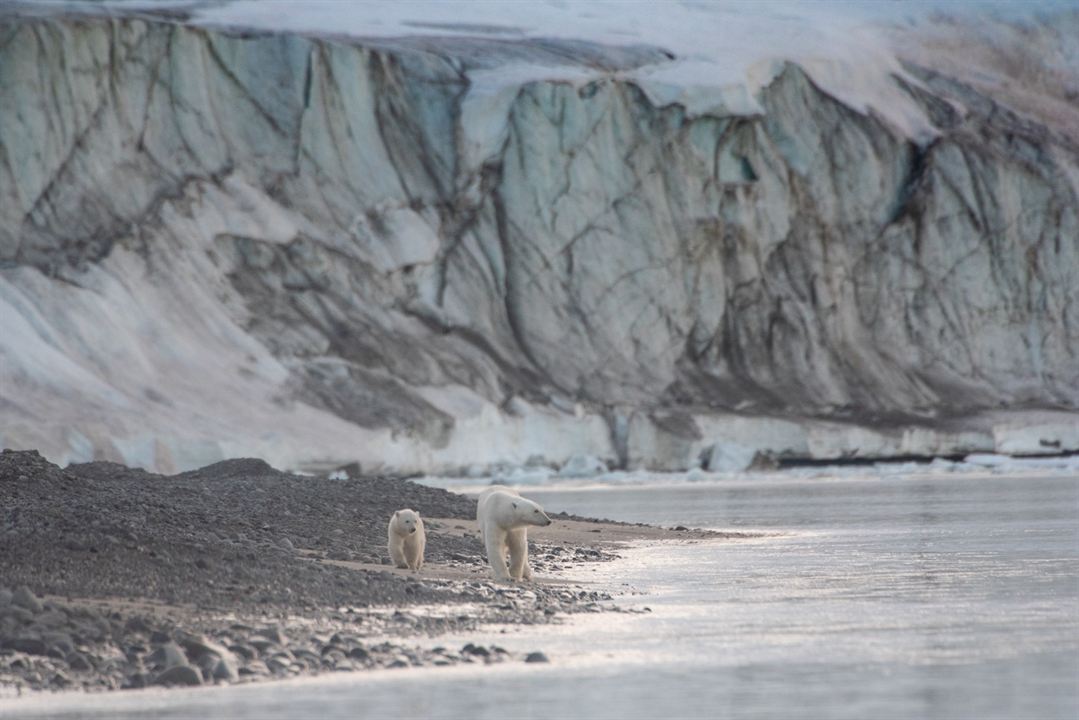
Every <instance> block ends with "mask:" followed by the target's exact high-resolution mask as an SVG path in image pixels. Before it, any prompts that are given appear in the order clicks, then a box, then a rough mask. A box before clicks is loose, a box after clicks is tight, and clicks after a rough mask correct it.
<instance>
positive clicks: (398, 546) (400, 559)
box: [390, 537, 408, 568]
mask: <svg viewBox="0 0 1079 720" xmlns="http://www.w3.org/2000/svg"><path fill="white" fill-rule="evenodd" d="M390 562H392V563H393V565H394V567H397V568H407V567H408V560H407V559H406V558H405V541H404V540H402V539H401V538H399V537H393V538H390Z"/></svg>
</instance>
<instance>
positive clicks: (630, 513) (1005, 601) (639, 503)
mask: <svg viewBox="0 0 1079 720" xmlns="http://www.w3.org/2000/svg"><path fill="white" fill-rule="evenodd" d="M526 494H527V495H529V496H531V497H534V498H535V499H537V500H538V501H540V502H541V503H543V504H544V505H545V507H547V508H548V509H551V510H561V509H565V510H569V511H571V512H576V513H580V514H584V515H593V516H600V517H609V518H612V519H620V520H628V521H635V522H636V521H640V522H653V523H660V524H667V525H676V524H683V525H689V526H699V527H715V528H727V529H756V530H766V531H769V532H774V533H779V535H778V536H774V537H767V538H761V539H753V540H739V541H728V542H722V543H715V544H713V543H700V544H692V545H669V544H663V545H658V546H649V547H640V548H635V549H633V550H631V551H629V552H627V553H626V554H625V555H626V557H625V559H624V560H622V561H619V562H616V563H610V564H604V565H603V566H602V567H599V568H585V569H580V570H578V571H576V572H577V573H578V575H577V576H576V577H577V579H579V580H582V581H584V582H591V583H597V584H599V585H609V586H615V587H619V588H622V589H623V590H624V591H625V592H626V593H627V594H626V596H625V597H623V598H622V600H621V603H622V604H623V605H625V606H630V607H635V608H643V607H644V606H647V607H649V608H651V612H650V613H640V614H621V613H619V614H615V613H603V614H598V615H588V616H584V617H579V618H576V619H574V620H572V621H571V622H569V623H566V624H564V625H561V626H557V627H542V628H526V629H522V630H511V631H510V632H508V633H507V634H492V635H490V636H487V637H482V636H480V637H478V636H477V635H475V634H470V635H468V636H467V637H465V636H462V637H461V638H451V639H450V640H449V641H447V639H446V638H441V639H438V640H436V641H435V642H438V643H441V644H452V643H453V642H456V641H457V640H460V642H461V644H463V643H464V642H466V641H472V640H477V639H478V640H482V641H484V642H497V643H498V644H500V645H503V646H504V647H507V648H509V649H511V650H519V651H527V650H531V649H537V648H542V649H544V650H545V651H547V652H548V654H549V655H550V656H551V659H552V663H551V664H550V665H546V666H534V665H528V666H526V665H524V664H519V663H515V664H513V665H506V666H492V667H489V668H474V667H466V668H452V669H445V670H442V669H435V670H422V671H404V672H401V671H384V672H378V673H369V674H367V675H360V676H352V675H349V676H336V677H333V678H329V679H314V680H307V681H296V682H289V683H277V684H271V685H263V686H261V687H252V686H245V687H241V688H230V689H226V690H220V689H218V690H199V691H179V692H173V693H168V694H166V693H161V692H156V693H128V694H125V695H111V696H107V697H94V698H49V699H45V700H33V701H30V702H19V703H18V704H10V703H9V704H6V705H5V704H2V703H0V715H4V714H5V713H7V714H9V715H19V716H27V717H31V716H33V717H40V716H57V717H65V718H68V717H93V718H104V717H109V718H112V717H118V718H128V717H151V716H152V717H222V718H223V717H230V718H231V717H242V718H293V717H318V718H322V719H324V720H332V719H334V718H355V717H380V718H382V717H388V716H393V717H438V718H458V717H469V718H500V719H501V718H507V717H510V718H516V717H543V718H551V717H597V718H637V717H641V718H645V717H647V718H652V717H665V718H672V717H673V718H680V717H693V718H700V717H735V718H740V717H746V718H756V717H776V718H790V717H804V718H821V717H840V718H848V717H849V718H867V717H875V718H937V717H940V718H996V717H999V718H1069V719H1071V718H1075V717H1076V716H1077V714H1079V478H1075V477H1060V476H1058V477H1043V478H1038V477H1005V476H991V477H970V476H944V477H936V478H932V477H924V476H923V477H917V476H908V477H892V478H886V479H882V478H879V477H877V478H873V479H857V478H845V479H842V480H828V479H822V478H816V479H808V480H807V479H789V480H784V479H771V480H766V481H752V482H742V481H728V482H724V483H721V484H714V485H709V486H702V485H672V486H669V487H662V488H655V487H652V488H648V487H638V488H604V489H590V490H535V491H530V492H527V493H526ZM495 632H496V631H495Z"/></svg>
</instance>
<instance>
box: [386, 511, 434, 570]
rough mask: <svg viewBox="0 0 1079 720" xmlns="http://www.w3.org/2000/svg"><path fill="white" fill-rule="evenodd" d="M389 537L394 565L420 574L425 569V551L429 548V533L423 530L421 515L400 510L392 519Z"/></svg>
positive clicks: (391, 558)
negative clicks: (421, 569)
mask: <svg viewBox="0 0 1079 720" xmlns="http://www.w3.org/2000/svg"><path fill="white" fill-rule="evenodd" d="M387 535H388V536H389V541H390V560H391V561H393V564H394V565H395V566H397V567H399V568H408V569H409V570H412V571H413V572H419V571H420V568H421V567H423V550H424V548H425V547H426V546H427V533H425V532H424V530H423V520H421V519H420V514H419V513H418V512H416V511H415V510H407V509H406V510H398V511H397V512H395V513H394V514H393V517H391V518H390V527H389V530H388V532H387Z"/></svg>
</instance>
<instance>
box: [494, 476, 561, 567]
mask: <svg viewBox="0 0 1079 720" xmlns="http://www.w3.org/2000/svg"><path fill="white" fill-rule="evenodd" d="M476 524H477V525H479V527H480V537H481V538H482V539H483V544H484V546H485V547H486V548H487V562H489V563H490V564H491V571H492V572H493V573H494V576H495V579H496V580H511V579H512V580H531V579H532V568H531V567H529V565H528V526H529V525H535V526H538V527H546V526H547V525H550V524H551V518H549V517H547V513H545V512H543V508H542V507H540V506H539V504H537V503H534V502H532V501H531V500H526V499H525V498H523V497H521V495H520V493H518V492H517V491H516V490H514V489H512V488H508V487H506V486H504V485H492V486H491V487H489V488H487V489H486V490H484V491H483V492H481V493H480V498H479V502H478V503H477V504H476ZM507 550H508V551H509V555H510V564H509V568H507V567H506V551H507Z"/></svg>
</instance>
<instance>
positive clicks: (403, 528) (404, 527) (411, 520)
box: [393, 509, 420, 535]
mask: <svg viewBox="0 0 1079 720" xmlns="http://www.w3.org/2000/svg"><path fill="white" fill-rule="evenodd" d="M419 524H420V514H419V513H418V512H416V511H415V510H408V509H405V510H398V511H397V512H395V513H394V514H393V527H394V531H395V532H396V533H397V534H398V535H411V534H412V533H414V532H416V527H417V526H418V525H419Z"/></svg>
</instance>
